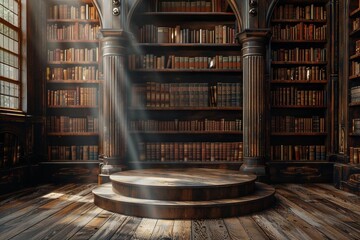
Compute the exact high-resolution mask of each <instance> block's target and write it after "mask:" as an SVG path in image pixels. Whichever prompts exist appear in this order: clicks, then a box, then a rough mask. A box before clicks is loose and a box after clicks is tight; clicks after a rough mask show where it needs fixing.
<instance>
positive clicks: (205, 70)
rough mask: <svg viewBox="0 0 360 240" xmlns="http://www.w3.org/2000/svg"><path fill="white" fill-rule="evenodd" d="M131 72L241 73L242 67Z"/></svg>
mask: <svg viewBox="0 0 360 240" xmlns="http://www.w3.org/2000/svg"><path fill="white" fill-rule="evenodd" d="M130 71H131V72H134V73H136V72H140V73H144V72H149V73H152V72H154V73H159V72H160V73H171V72H173V73H181V72H184V73H195V72H196V73H201V72H204V73H214V72H215V73H231V72H233V73H241V72H242V69H213V68H211V69H210V68H208V69H173V68H165V69H135V70H130Z"/></svg>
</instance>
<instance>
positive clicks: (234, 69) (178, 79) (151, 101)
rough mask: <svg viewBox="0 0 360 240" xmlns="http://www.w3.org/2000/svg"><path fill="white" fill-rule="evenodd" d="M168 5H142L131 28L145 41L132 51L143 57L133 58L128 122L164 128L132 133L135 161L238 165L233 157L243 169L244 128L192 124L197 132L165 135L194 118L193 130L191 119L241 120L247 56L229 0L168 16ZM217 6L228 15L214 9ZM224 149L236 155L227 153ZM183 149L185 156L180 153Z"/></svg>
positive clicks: (133, 56)
mask: <svg viewBox="0 0 360 240" xmlns="http://www.w3.org/2000/svg"><path fill="white" fill-rule="evenodd" d="M155 2H156V3H155ZM164 2H169V1H162V0H158V1H143V2H142V4H141V5H140V6H139V8H138V10H137V11H135V13H134V16H133V18H132V19H131V23H132V24H131V30H132V32H133V34H134V35H135V36H136V37H137V39H138V42H139V43H138V44H134V46H133V47H134V48H135V49H140V50H141V53H142V54H143V55H142V56H138V55H136V54H130V57H131V59H130V60H129V62H130V64H129V65H130V66H129V68H130V69H129V70H130V71H129V74H130V79H131V83H132V91H131V92H132V93H131V96H129V99H130V101H129V107H128V111H129V123H131V122H139V121H140V122H141V121H142V122H148V121H155V124H157V125H156V126H159V129H160V130H159V129H157V130H154V129H151V130H135V129H133V130H130V135H131V136H133V137H134V136H136V139H137V140H136V143H135V145H136V144H137V153H138V154H139V156H138V158H134V157H132V156H129V159H130V161H129V164H130V165H133V164H137V163H139V164H140V165H141V164H165V165H167V164H179V163H182V164H183V163H187V162H194V164H205V162H206V161H205V159H207V160H209V161H208V162H210V155H211V159H212V162H211V163H212V164H220V163H221V164H223V163H225V165H226V163H229V162H232V161H229V160H227V159H230V157H231V158H232V160H233V162H235V163H238V164H240V163H241V159H242V157H241V156H242V153H241V156H240V155H239V152H238V151H239V148H240V144H241V149H242V143H241V139H242V129H239V130H210V129H209V130H195V127H194V126H193V127H194V129H192V130H191V131H190V130H174V129H172V130H161V129H165V128H166V126H165V124H173V122H174V121H175V119H176V120H178V121H179V122H180V121H188V124H189V126H190V125H191V124H190V123H189V122H190V121H194V122H195V121H199V122H200V121H203V120H204V119H205V118H207V119H211V120H213V121H220V120H219V119H224V121H230V120H233V119H242V97H241V95H242V83H241V82H242V81H241V79H242V67H241V58H242V57H241V46H240V45H239V44H238V43H237V42H236V41H235V35H236V33H235V21H236V17H235V14H234V13H233V12H231V11H230V10H229V8H228V6H227V4H226V6H225V5H221V4H222V3H224V2H225V1H218V0H214V1H206V2H207V4H208V6H207V7H208V8H207V10H206V11H205V10H204V11H197V12H195V11H189V10H186V8H178V9H177V10H176V11H175V10H174V11H173V10H172V9H171V8H170V9H165V11H163V10H161V9H162V8H161V7H160V6H162V4H163V3H164ZM175 2H176V1H174V4H175ZM190 2H193V1H189V2H188V3H186V4H190ZM184 3H185V2H184ZM215 3H216V4H219V5H218V8H217V9H222V10H221V11H218V10H215V8H214V7H215V6H214V7H213V6H211V8H209V4H215ZM199 4H200V1H199ZM202 4H205V1H202ZM141 9H143V10H141ZM218 26H221V28H220V27H218ZM164 32H165V34H166V35H164ZM167 32H169V33H170V35H168V33H167ZM172 36H177V37H176V38H173V37H172ZM154 56H155V57H154ZM144 62H146V63H148V65H149V66H145V65H144V64H143V63H144ZM154 62H156V65H155V64H154V65H153V63H154ZM159 62H160V63H161V62H162V63H161V64H159ZM179 62H181V65H180V63H179ZM177 63H179V65H177ZM192 64H193V65H192ZM169 89H171V90H169ZM225 89H226V90H225ZM173 94H178V95H174V96H172V95H173ZM141 96H144V97H143V99H141V98H140V97H141ZM166 121H169V122H170V123H167V122H166ZM193 124H195V123H193ZM241 127H242V126H241ZM130 129H131V128H130ZM154 141H158V142H154ZM213 141H216V143H215V142H213ZM165 146H166V150H164V149H163V148H165ZM179 146H180V147H179ZM184 146H185V150H183V148H184ZM205 146H206V147H205ZM144 148H145V149H144ZM146 148H148V150H146ZM150 148H151V149H152V150H151V152H149V151H150ZM205 148H206V149H205ZM210 148H211V149H212V150H211V152H210ZM215 148H216V150H215ZM220 148H221V149H223V150H224V151H225V149H226V150H228V152H229V154H231V156H230V155H229V154H228V156H225V154H224V153H225V152H223V151H221V153H220V152H219V151H220V150H219V149H220ZM154 149H155V150H154ZM170 149H171V150H170ZM175 149H176V150H175ZM181 151H184V152H182V153H181V154H180V156H179V155H177V156H176V157H174V156H173V155H174V154H175V153H176V154H179V152H181ZM188 151H190V152H188ZM241 151H242V150H241ZM165 152H166V154H165ZM188 153H189V154H190V156H187V154H188ZM205 153H206V154H205ZM164 154H165V155H166V157H165V155H164ZM192 154H194V155H195V154H197V158H193V157H191V156H192ZM199 154H200V155H202V157H200V155H199ZM205 155H206V156H205ZM208 158H209V159H208ZM139 159H141V161H139Z"/></svg>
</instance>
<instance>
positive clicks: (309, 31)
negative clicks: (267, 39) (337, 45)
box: [271, 23, 327, 41]
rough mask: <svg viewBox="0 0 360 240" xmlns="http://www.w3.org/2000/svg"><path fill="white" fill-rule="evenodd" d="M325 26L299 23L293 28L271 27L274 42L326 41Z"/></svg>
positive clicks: (286, 26) (288, 26) (279, 25)
mask: <svg viewBox="0 0 360 240" xmlns="http://www.w3.org/2000/svg"><path fill="white" fill-rule="evenodd" d="M326 29H327V27H326V25H323V26H317V25H315V24H305V23H299V24H296V25H295V26H292V25H285V26H283V25H281V24H277V25H274V26H272V28H271V30H272V37H273V39H274V40H310V41H311V40H326V39H327V37H326Z"/></svg>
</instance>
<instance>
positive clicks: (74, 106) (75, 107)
mask: <svg viewBox="0 0 360 240" xmlns="http://www.w3.org/2000/svg"><path fill="white" fill-rule="evenodd" d="M97 107H98V106H77V105H70V106H48V108H54V109H57V108H74V109H77V108H97Z"/></svg>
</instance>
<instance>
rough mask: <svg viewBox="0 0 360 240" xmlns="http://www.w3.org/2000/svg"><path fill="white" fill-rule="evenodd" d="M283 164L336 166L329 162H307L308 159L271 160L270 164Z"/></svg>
mask: <svg viewBox="0 0 360 240" xmlns="http://www.w3.org/2000/svg"><path fill="white" fill-rule="evenodd" d="M281 163H299V164H304V163H305V164H308V163H314V164H315V163H323V164H329V163H330V164H334V163H333V162H329V161H327V160H306V159H300V160H271V161H269V162H268V164H281Z"/></svg>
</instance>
